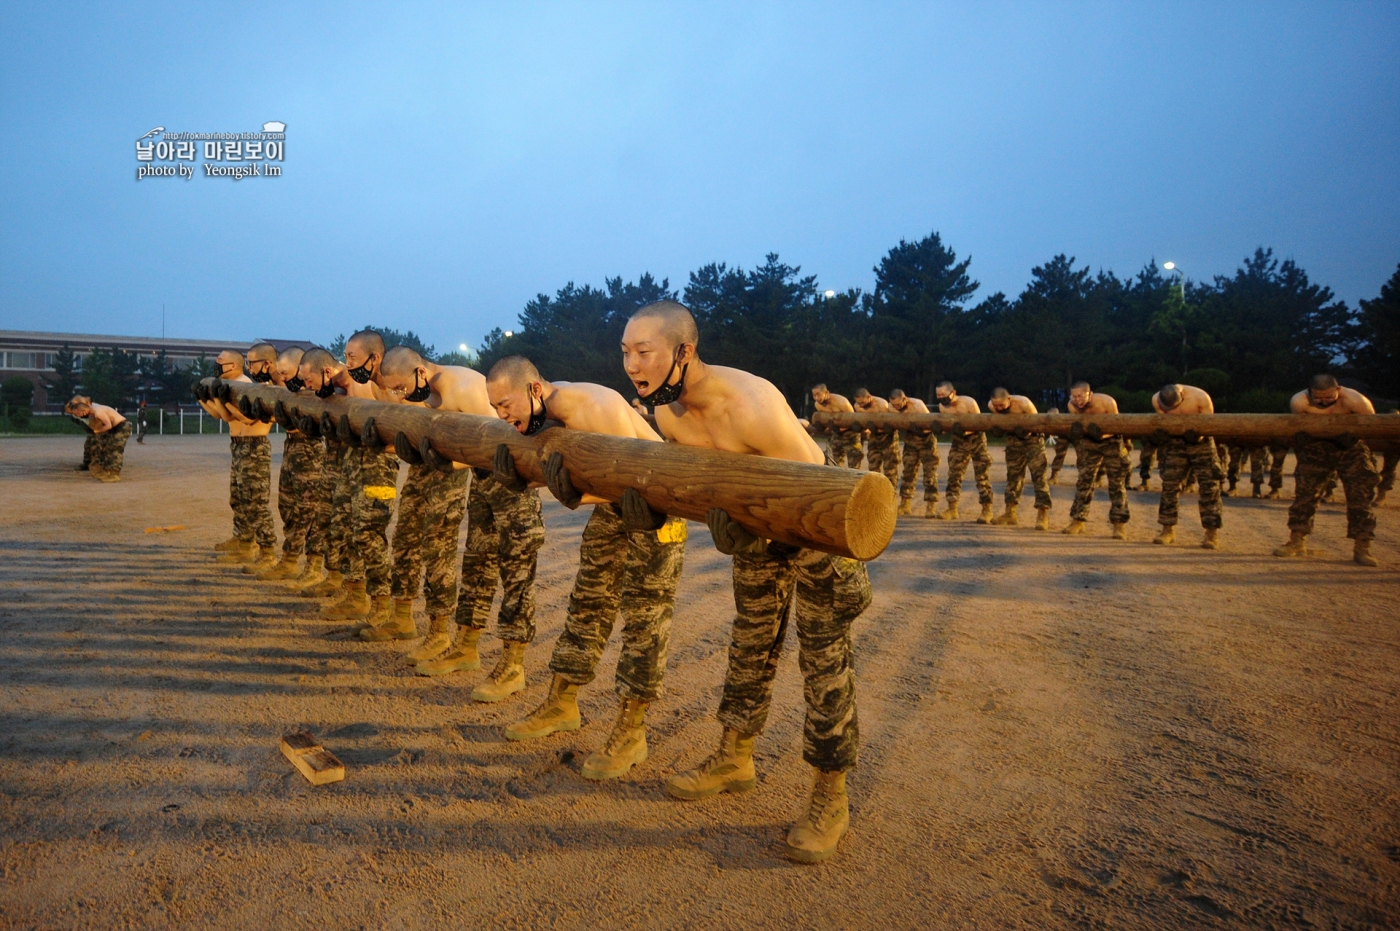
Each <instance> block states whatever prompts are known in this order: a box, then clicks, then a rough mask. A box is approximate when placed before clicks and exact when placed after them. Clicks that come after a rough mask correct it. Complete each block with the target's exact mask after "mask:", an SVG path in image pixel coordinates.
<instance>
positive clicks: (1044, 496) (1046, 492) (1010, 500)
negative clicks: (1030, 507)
mask: <svg viewBox="0 0 1400 931" xmlns="http://www.w3.org/2000/svg"><path fill="white" fill-rule="evenodd" d="M987 407H988V408H990V409H991V411H992V413H993V414H1038V413H1040V412H1039V411H1038V410H1036V407H1035V404H1034V403H1032V402H1031V399H1030V398H1028V397H1026V396H1025V395H1023V394H1012V393H1011V392H1009V391H1007V390H1006V389H1005V388H994V389H992V397H991V400H990V401H988V402H987ZM1047 468H1048V464H1047V463H1046V461H1045V437H1043V436H1040V435H1039V434H1030V435H1027V436H1025V437H1019V436H1016V435H1015V434H1010V433H1009V434H1007V436H1006V510H1004V511H1002V512H1001V516H999V517H996V518H993V520H992V523H994V524H1009V525H1011V526H1012V527H1015V526H1016V525H1017V524H1018V523H1020V520H1019V518H1018V516H1017V513H1016V511H1017V509H1018V508H1019V507H1020V504H1021V489H1022V488H1024V487H1025V483H1026V472H1027V470H1029V471H1030V473H1031V485H1032V486H1033V487H1034V488H1035V529H1036V530H1049V529H1050V483H1049V482H1048V481H1046V479H1045V471H1046V469H1047Z"/></svg>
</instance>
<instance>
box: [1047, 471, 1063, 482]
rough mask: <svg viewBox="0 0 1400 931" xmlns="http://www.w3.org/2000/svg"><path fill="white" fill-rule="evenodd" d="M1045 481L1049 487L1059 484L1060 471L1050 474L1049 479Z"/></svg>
mask: <svg viewBox="0 0 1400 931" xmlns="http://www.w3.org/2000/svg"><path fill="white" fill-rule="evenodd" d="M1046 481H1048V482H1049V483H1050V484H1051V485H1058V484H1060V471H1059V470H1058V469H1056V470H1055V471H1053V472H1051V473H1050V478H1048V479H1047V480H1046Z"/></svg>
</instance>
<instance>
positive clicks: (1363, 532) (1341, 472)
mask: <svg viewBox="0 0 1400 931" xmlns="http://www.w3.org/2000/svg"><path fill="white" fill-rule="evenodd" d="M1290 406H1291V407H1292V409H1293V413H1295V414H1309V415H1312V416H1315V417H1328V416H1332V415H1335V414H1374V413H1375V412H1376V409H1375V407H1373V406H1372V405H1371V402H1370V400H1369V399H1368V398H1367V397H1366V396H1365V395H1364V394H1362V393H1361V392H1359V391H1353V390H1352V389H1350V388H1343V387H1342V386H1341V385H1339V384H1337V379H1336V378H1334V377H1333V376H1331V375H1314V376H1313V377H1312V381H1310V382H1309V383H1308V389H1307V390H1306V391H1299V392H1298V393H1297V394H1295V395H1294V396H1293V401H1292V403H1291V405H1290ZM1296 452H1297V455H1298V465H1297V468H1296V470H1295V471H1294V473H1293V481H1294V493H1293V505H1292V506H1291V507H1290V508H1289V509H1288V530H1289V535H1288V542H1287V543H1285V544H1284V545H1283V546H1280V547H1279V548H1278V549H1276V550H1274V555H1275V556H1306V555H1307V554H1308V543H1307V541H1308V534H1310V533H1312V528H1313V515H1314V514H1315V513H1317V503H1318V501H1319V500H1321V498H1322V495H1323V491H1324V487H1325V486H1326V484H1327V478H1328V476H1329V475H1331V474H1332V473H1333V472H1336V473H1337V474H1338V476H1340V477H1341V480H1342V488H1343V489H1344V490H1345V492H1346V496H1347V536H1348V537H1349V538H1350V539H1351V540H1352V546H1353V552H1352V558H1353V559H1354V560H1356V562H1358V563H1360V564H1361V565H1363V566H1375V565H1379V564H1378V563H1377V562H1376V557H1374V556H1372V555H1371V540H1372V538H1373V537H1375V535H1376V509H1375V499H1376V483H1377V482H1378V481H1379V480H1380V474H1379V473H1378V472H1377V470H1376V463H1375V460H1374V459H1372V458H1371V450H1370V449H1369V448H1368V447H1367V446H1366V443H1365V442H1364V441H1362V440H1357V441H1356V442H1354V443H1351V444H1350V445H1347V446H1343V445H1341V444H1339V443H1338V442H1336V441H1334V440H1313V441H1312V442H1310V443H1306V444H1304V445H1302V446H1299V447H1298V448H1297V450H1296Z"/></svg>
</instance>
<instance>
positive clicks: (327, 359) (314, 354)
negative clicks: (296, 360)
mask: <svg viewBox="0 0 1400 931" xmlns="http://www.w3.org/2000/svg"><path fill="white" fill-rule="evenodd" d="M339 366H340V360H338V359H336V357H335V356H333V355H331V354H330V352H329V351H327V350H325V349H322V348H321V347H320V346H312V347H311V348H310V349H308V350H306V352H305V353H303V354H302V357H301V367H302V368H309V369H311V370H312V371H316V372H319V371H322V370H324V369H333V368H338V367H339Z"/></svg>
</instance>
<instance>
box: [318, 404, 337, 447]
mask: <svg viewBox="0 0 1400 931" xmlns="http://www.w3.org/2000/svg"><path fill="white" fill-rule="evenodd" d="M335 434H336V430H335V421H334V420H332V419H331V412H330V411H321V435H322V436H324V437H325V438H326V439H328V440H329V439H334V438H335Z"/></svg>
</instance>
